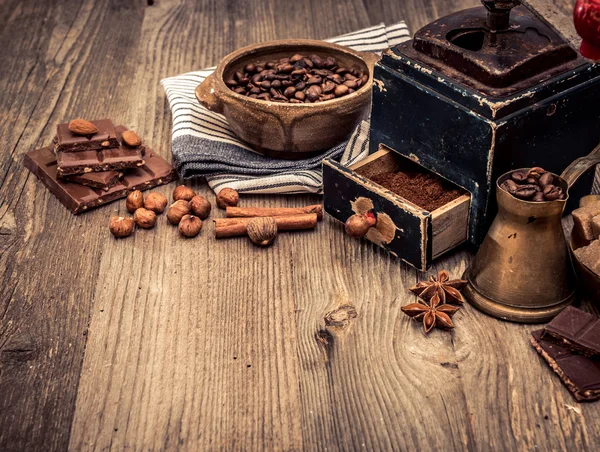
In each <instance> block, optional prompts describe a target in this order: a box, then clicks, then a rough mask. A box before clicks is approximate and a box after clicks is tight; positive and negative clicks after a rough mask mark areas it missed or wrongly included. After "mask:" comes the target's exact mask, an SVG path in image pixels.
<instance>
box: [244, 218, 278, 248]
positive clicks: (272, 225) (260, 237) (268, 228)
mask: <svg viewBox="0 0 600 452" xmlns="http://www.w3.org/2000/svg"><path fill="white" fill-rule="evenodd" d="M246 230H247V232H248V237H250V240H252V241H253V242H254V243H256V244H257V245H260V246H268V245H270V244H271V243H273V241H274V240H275V237H277V222H276V221H275V218H273V217H256V218H252V219H251V220H250V221H248V225H247V226H246Z"/></svg>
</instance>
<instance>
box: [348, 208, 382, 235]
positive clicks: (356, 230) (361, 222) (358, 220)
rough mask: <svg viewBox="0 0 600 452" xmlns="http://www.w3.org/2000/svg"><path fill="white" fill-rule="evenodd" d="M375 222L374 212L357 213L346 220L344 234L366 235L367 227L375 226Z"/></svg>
mask: <svg viewBox="0 0 600 452" xmlns="http://www.w3.org/2000/svg"><path fill="white" fill-rule="evenodd" d="M376 223H377V218H376V217H375V214H374V213H372V212H367V213H366V214H360V213H357V214H355V215H352V216H351V217H350V218H348V219H347V220H346V224H345V225H344V228H345V230H346V234H348V235H349V236H350V237H354V238H360V237H364V236H365V235H367V232H369V229H370V228H371V227H373V226H375V224H376Z"/></svg>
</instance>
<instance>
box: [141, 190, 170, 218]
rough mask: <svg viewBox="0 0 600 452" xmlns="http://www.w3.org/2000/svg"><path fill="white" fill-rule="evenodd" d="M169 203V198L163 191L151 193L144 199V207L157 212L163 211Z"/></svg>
mask: <svg viewBox="0 0 600 452" xmlns="http://www.w3.org/2000/svg"><path fill="white" fill-rule="evenodd" d="M167 203H168V201H167V198H165V196H164V195H163V194H162V193H150V194H149V195H148V196H146V199H144V207H145V208H146V209H148V210H152V211H153V212H156V213H163V212H164V211H165V207H167Z"/></svg>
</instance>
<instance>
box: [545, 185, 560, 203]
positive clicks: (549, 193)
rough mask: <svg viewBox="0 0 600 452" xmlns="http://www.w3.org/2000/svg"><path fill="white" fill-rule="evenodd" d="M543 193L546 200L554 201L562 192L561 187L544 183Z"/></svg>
mask: <svg viewBox="0 0 600 452" xmlns="http://www.w3.org/2000/svg"><path fill="white" fill-rule="evenodd" d="M543 194H544V198H546V200H547V201H555V200H557V199H558V198H559V197H560V195H561V194H562V188H560V187H557V186H556V185H546V187H544V192H543Z"/></svg>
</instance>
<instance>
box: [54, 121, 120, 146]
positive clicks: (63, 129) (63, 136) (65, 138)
mask: <svg viewBox="0 0 600 452" xmlns="http://www.w3.org/2000/svg"><path fill="white" fill-rule="evenodd" d="M90 122H91V123H92V124H94V125H95V126H96V127H97V128H98V132H97V133H95V134H94V135H91V136H85V135H75V134H74V133H73V132H71V131H70V130H69V124H68V123H65V124H59V125H57V126H56V138H57V140H56V151H61V152H79V151H91V150H94V149H106V148H115V147H118V146H119V145H120V143H119V140H118V139H117V132H116V131H115V126H114V125H113V122H112V121H111V120H110V119H99V120H97V121H90Z"/></svg>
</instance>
